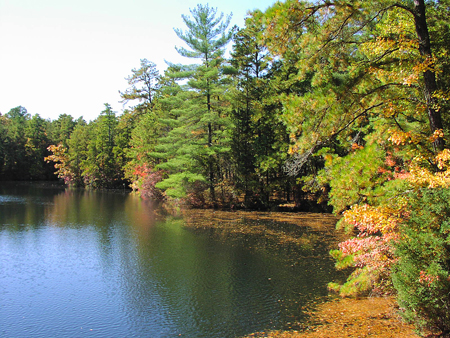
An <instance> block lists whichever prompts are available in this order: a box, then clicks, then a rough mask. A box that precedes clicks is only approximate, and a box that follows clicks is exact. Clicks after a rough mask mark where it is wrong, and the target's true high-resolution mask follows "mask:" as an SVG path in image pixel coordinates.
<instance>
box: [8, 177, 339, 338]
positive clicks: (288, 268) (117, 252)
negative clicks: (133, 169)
mask: <svg viewBox="0 0 450 338" xmlns="http://www.w3.org/2000/svg"><path fill="white" fill-rule="evenodd" d="M194 213H195V211H194ZM199 215H200V216H202V214H198V215H197V216H199ZM227 215H229V217H228V216H227V217H228V218H234V221H239V222H241V224H244V223H245V222H246V221H245V219H243V218H242V216H239V215H240V214H236V213H234V214H233V213H228V214H227ZM236 215H237V216H236ZM247 215H251V213H249V214H247ZM264 215H265V222H268V221H267V217H270V214H264ZM202 217H203V218H206V216H202ZM202 217H197V222H201V221H202ZM236 217H238V218H239V217H241V219H236ZM320 217H321V216H320V215H317V217H316V218H315V221H316V222H320ZM206 221H208V222H211V218H210V217H208V220H206V219H205V222H206ZM249 222H251V220H249ZM270 222H271V224H272V227H277V220H276V218H275V219H273V220H270ZM294 223H295V222H294ZM287 224H288V223H286V221H280V227H286V226H287ZM251 226H252V224H250V227H251ZM289 226H291V227H292V226H296V225H295V224H292V222H291V223H290V224H289ZM297 227H298V226H297ZM302 227H303V228H305V229H308V226H305V225H302ZM298 228H299V227H298ZM310 231H312V230H311V229H310ZM314 233H315V235H314V236H315V237H314V236H313V237H314V238H316V240H315V241H312V242H311V243H313V245H314V248H312V249H311V248H309V249H304V250H303V249H302V250H291V249H290V247H289V246H288V247H285V248H284V249H282V250H274V249H273V246H270V245H267V246H264V245H263V246H261V241H256V242H255V241H253V240H251V236H252V235H251V234H248V235H246V236H237V237H236V238H232V237H231V236H229V235H227V236H221V235H218V233H217V231H215V232H211V231H210V230H208V229H205V230H204V231H203V230H201V227H200V228H199V227H197V228H195V229H192V228H189V227H186V226H185V223H184V221H183V219H180V218H175V217H164V216H162V215H161V213H160V212H159V210H158V208H156V207H154V206H153V205H152V203H150V202H148V201H147V202H146V201H142V200H140V199H139V198H137V197H136V196H133V195H130V194H127V193H124V192H117V191H116V192H94V191H85V190H65V189H64V188H63V187H61V186H57V185H53V186H46V185H42V184H25V183H5V182H0V336H1V337H8V338H9V337H11V338H12V337H27V338H28V337H180V336H181V337H242V336H244V335H246V334H250V333H252V332H257V331H263V330H269V329H282V328H289V327H292V326H294V327H295V325H298V323H301V322H302V321H304V320H305V314H304V307H305V306H307V305H308V303H309V302H311V301H313V300H315V299H318V298H319V299H320V298H321V297H325V296H326V295H327V290H326V284H327V283H328V282H329V281H331V280H333V278H336V277H337V275H336V272H335V271H334V268H333V262H332V260H331V259H330V258H329V257H328V255H327V251H328V249H329V247H328V246H327V245H324V242H323V241H322V240H321V237H320V236H321V230H315V231H314ZM317 239H318V240H317Z"/></svg>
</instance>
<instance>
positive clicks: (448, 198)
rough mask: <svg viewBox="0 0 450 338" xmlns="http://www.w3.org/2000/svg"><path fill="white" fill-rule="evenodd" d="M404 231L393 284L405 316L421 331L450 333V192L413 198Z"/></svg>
mask: <svg viewBox="0 0 450 338" xmlns="http://www.w3.org/2000/svg"><path fill="white" fill-rule="evenodd" d="M410 210H411V213H410V215H409V217H408V218H407V219H406V220H405V222H404V223H403V224H402V226H401V227H400V238H399V240H398V241H397V242H396V245H395V246H396V255H397V257H398V261H397V263H396V265H395V267H394V269H393V274H392V281H393V284H394V287H395V288H396V290H397V292H398V303H399V305H400V307H401V309H402V311H403V313H402V314H403V316H404V318H405V319H406V320H408V321H409V322H412V323H414V324H415V326H416V327H417V328H418V329H419V330H424V329H428V330H431V331H434V332H436V331H437V330H438V331H439V334H441V335H442V336H445V335H447V334H448V333H450V281H449V279H450V277H449V274H450V236H449V233H450V217H449V216H450V189H441V188H439V189H422V190H420V191H418V192H417V193H414V194H413V196H411V209H410Z"/></svg>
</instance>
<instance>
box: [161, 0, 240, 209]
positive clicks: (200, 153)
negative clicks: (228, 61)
mask: <svg viewBox="0 0 450 338" xmlns="http://www.w3.org/2000/svg"><path fill="white" fill-rule="evenodd" d="M191 15H192V17H188V16H186V15H183V16H182V18H183V21H184V23H185V24H186V26H187V28H188V29H187V31H182V30H181V29H175V32H176V34H177V35H178V37H180V39H182V40H183V41H184V42H185V43H186V44H187V46H188V47H189V49H187V48H184V47H180V48H176V49H177V51H178V52H179V53H180V54H181V55H183V56H185V57H188V58H194V59H198V60H200V61H201V63H200V64H192V65H188V66H182V65H171V67H169V70H168V72H166V75H167V76H169V77H172V78H173V79H179V80H187V83H186V84H184V85H182V86H180V87H178V89H179V91H178V92H177V95H179V97H180V98H183V99H182V101H181V102H180V100H179V99H175V100H178V102H179V103H181V104H180V105H178V107H177V109H176V111H175V112H174V113H172V118H173V120H172V122H169V124H172V125H171V131H170V132H169V134H168V135H167V138H166V139H165V141H166V142H167V141H169V140H174V139H178V140H180V142H176V143H175V145H176V146H178V148H176V149H177V150H176V154H174V156H175V158H170V159H169V158H168V163H166V164H160V166H159V167H160V168H164V169H166V170H168V171H169V175H170V176H169V178H168V179H166V180H165V181H164V182H162V183H161V184H160V187H164V189H169V190H168V193H169V194H170V191H173V190H170V187H172V188H174V187H175V186H177V187H178V188H175V189H180V188H179V187H180V186H181V187H182V186H184V185H185V183H183V181H184V182H186V181H191V182H192V180H199V181H206V182H207V184H208V186H209V193H210V198H211V200H212V201H213V202H215V199H216V196H215V183H216V176H217V175H221V174H223V173H222V171H223V170H222V169H223V168H221V167H220V163H221V154H223V153H225V152H227V151H228V147H227V144H226V141H227V139H228V137H227V136H226V135H225V126H226V125H227V123H228V122H227V116H226V114H225V110H224V103H225V101H224V100H223V99H224V95H225V91H226V84H225V82H226V77H225V76H224V73H223V66H224V62H225V60H224V59H223V55H224V52H225V47H226V45H227V44H228V43H229V42H230V40H231V37H232V35H233V30H228V26H229V22H230V19H231V15H228V16H227V17H226V18H224V15H223V13H221V14H219V15H218V16H217V9H216V8H210V7H209V6H208V5H206V6H204V5H197V7H196V8H194V9H191ZM170 99H171V100H174V97H173V96H171V97H170ZM163 141H164V140H163ZM172 147H173V144H172ZM161 150H162V151H164V150H163V149H162V148H161ZM180 161H181V162H183V163H184V165H181V166H178V167H177V166H172V165H171V162H172V163H177V162H180ZM187 163H189V165H187ZM179 164H180V163H179ZM172 170H175V171H172ZM171 171H172V172H171ZM188 177H189V178H188ZM194 178H195V179H194ZM177 194H178V193H177Z"/></svg>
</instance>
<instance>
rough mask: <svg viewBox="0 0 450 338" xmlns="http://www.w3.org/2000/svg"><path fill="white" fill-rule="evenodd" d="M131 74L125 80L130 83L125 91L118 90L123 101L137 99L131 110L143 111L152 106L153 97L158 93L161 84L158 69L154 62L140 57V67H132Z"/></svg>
mask: <svg viewBox="0 0 450 338" xmlns="http://www.w3.org/2000/svg"><path fill="white" fill-rule="evenodd" d="M131 72H132V73H133V74H132V75H130V76H128V77H127V78H126V80H127V81H128V84H129V85H130V88H128V89H127V90H126V91H125V92H123V93H122V92H119V93H120V96H121V97H122V99H123V101H122V102H125V103H128V102H129V101H135V100H137V101H138V102H139V104H138V105H136V106H135V107H133V110H134V111H136V112H140V113H145V111H146V110H151V109H152V108H153V104H154V100H155V97H156V96H157V94H158V91H159V89H160V88H161V85H160V83H159V77H160V76H159V71H158V70H157V69H156V65H155V63H153V62H152V61H149V60H147V59H141V68H139V69H132V70H131Z"/></svg>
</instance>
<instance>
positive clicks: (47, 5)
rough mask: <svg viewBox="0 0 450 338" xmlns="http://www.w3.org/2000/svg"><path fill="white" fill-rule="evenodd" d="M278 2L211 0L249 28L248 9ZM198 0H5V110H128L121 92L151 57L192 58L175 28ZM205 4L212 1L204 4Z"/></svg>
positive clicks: (47, 114) (1, 99) (1, 80)
mask: <svg viewBox="0 0 450 338" xmlns="http://www.w3.org/2000/svg"><path fill="white" fill-rule="evenodd" d="M274 2H275V0H241V1H239V0H228V1H218V0H213V1H208V3H209V5H210V7H217V8H218V11H219V12H224V13H225V14H227V13H230V12H233V19H232V25H234V24H236V25H238V26H239V27H243V26H244V18H245V16H246V13H247V11H248V10H253V9H261V10H265V9H266V8H267V7H269V6H270V5H272V4H273V3H274ZM198 3H199V2H198V1H193V0H169V1H164V0H158V1H155V0H108V1H106V0H76V1H74V0H70V1H69V0H0V46H1V49H0V112H1V113H2V114H6V113H7V112H8V111H9V110H10V109H11V108H14V107H16V106H19V105H21V106H24V107H25V108H27V110H28V112H29V113H30V114H32V115H34V114H39V115H40V116H41V117H43V118H50V119H52V120H54V119H56V118H58V116H59V114H63V113H65V114H70V115H72V116H73V117H74V118H78V117H79V116H83V117H84V118H85V119H86V120H91V119H94V118H96V117H97V116H98V114H99V113H100V112H101V111H102V110H103V109H104V106H103V104H104V103H106V102H107V103H109V104H111V106H112V107H113V109H114V110H116V111H118V112H119V113H120V112H121V111H122V104H120V103H119V102H118V101H119V100H120V96H119V94H118V91H119V90H122V91H124V90H125V89H126V87H127V82H126V80H125V79H124V78H125V77H126V76H128V75H129V74H130V73H131V69H133V68H139V60H140V59H142V58H147V59H148V60H150V61H153V62H155V63H156V64H157V66H158V68H159V69H160V70H161V71H162V70H164V69H165V68H166V65H165V63H164V60H168V61H170V62H175V63H179V62H180V63H189V61H190V60H187V59H185V58H183V57H181V56H179V55H178V54H177V52H176V51H175V48H174V47H175V46H182V45H183V41H181V40H180V39H179V38H178V37H177V36H176V34H175V33H174V31H173V28H174V27H176V28H182V29H185V26H184V24H183V21H182V18H181V14H189V8H194V7H195V6H196V5H197V4H198ZM202 3H205V2H202Z"/></svg>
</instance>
